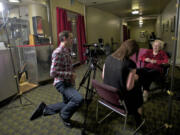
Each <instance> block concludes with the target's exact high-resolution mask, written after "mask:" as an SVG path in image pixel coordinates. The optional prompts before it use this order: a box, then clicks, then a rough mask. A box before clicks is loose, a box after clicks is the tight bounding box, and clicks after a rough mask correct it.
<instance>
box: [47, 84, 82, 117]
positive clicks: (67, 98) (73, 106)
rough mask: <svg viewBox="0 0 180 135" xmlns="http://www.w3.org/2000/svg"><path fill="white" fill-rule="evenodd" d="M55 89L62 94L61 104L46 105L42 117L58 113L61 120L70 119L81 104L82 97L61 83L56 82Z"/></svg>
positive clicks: (70, 87) (71, 87) (72, 88)
mask: <svg viewBox="0 0 180 135" xmlns="http://www.w3.org/2000/svg"><path fill="white" fill-rule="evenodd" d="M55 87H56V89H57V90H58V92H60V93H61V94H62V96H63V102H59V103H56V104H51V105H47V106H46V108H45V110H44V115H52V114H55V113H59V115H60V116H61V117H62V118H63V119H66V120H67V119H70V118H71V116H72V115H73V113H74V112H75V111H76V110H77V109H78V108H79V107H80V105H81V104H82V102H83V97H82V96H81V94H80V93H79V92H78V91H77V90H76V89H75V88H74V87H73V86H72V85H69V86H66V85H65V84H64V82H62V81H60V82H58V83H57V84H56V85H55Z"/></svg>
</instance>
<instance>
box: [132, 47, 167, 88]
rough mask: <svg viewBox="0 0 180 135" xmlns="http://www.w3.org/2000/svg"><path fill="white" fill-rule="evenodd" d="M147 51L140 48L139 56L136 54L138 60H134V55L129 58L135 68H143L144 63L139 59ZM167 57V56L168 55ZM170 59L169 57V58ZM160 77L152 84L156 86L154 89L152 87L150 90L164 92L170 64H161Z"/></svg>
mask: <svg viewBox="0 0 180 135" xmlns="http://www.w3.org/2000/svg"><path fill="white" fill-rule="evenodd" d="M148 50H149V49H146V48H140V49H139V54H138V58H137V59H136V55H135V54H134V55H133V56H131V57H130V59H131V60H133V61H134V62H135V63H136V66H137V68H143V67H144V62H142V61H141V60H140V58H141V57H142V56H143V55H144V54H145V53H146V52H147V51H148ZM168 56H169V55H168ZM169 57H170V56H169ZM161 66H162V69H163V71H162V76H161V77H160V78H158V79H157V81H156V82H154V83H155V84H156V87H154V88H153V89H151V90H156V89H159V88H160V89H161V90H162V91H163V90H166V89H168V73H169V68H170V64H162V65H161Z"/></svg>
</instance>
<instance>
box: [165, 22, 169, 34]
mask: <svg viewBox="0 0 180 135" xmlns="http://www.w3.org/2000/svg"><path fill="white" fill-rule="evenodd" d="M168 30H169V20H167V22H166V25H165V31H166V32H168Z"/></svg>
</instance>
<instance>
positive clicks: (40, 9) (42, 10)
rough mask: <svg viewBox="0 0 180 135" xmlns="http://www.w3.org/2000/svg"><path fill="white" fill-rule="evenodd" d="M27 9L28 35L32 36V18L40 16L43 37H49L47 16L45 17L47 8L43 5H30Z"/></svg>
mask: <svg viewBox="0 0 180 135" xmlns="http://www.w3.org/2000/svg"><path fill="white" fill-rule="evenodd" d="M28 9H29V23H30V33H31V34H34V31H33V22H32V17H34V16H41V17H42V22H43V30H44V33H45V36H50V31H49V24H48V16H47V14H48V13H47V7H46V6H45V5H41V4H30V5H29V6H28Z"/></svg>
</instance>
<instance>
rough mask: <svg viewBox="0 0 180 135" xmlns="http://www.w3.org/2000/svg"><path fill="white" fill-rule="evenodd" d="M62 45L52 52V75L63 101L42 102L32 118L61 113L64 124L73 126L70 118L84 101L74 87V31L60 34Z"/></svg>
mask: <svg viewBox="0 0 180 135" xmlns="http://www.w3.org/2000/svg"><path fill="white" fill-rule="evenodd" d="M59 40H60V42H61V43H60V45H59V47H58V48H56V49H55V50H54V52H53V54H52V64H51V71H50V75H51V76H52V77H54V86H55V87H56V89H57V90H58V92H60V93H61V94H62V97H63V102H59V103H56V104H51V105H46V104H45V103H43V102H42V103H41V104H40V105H39V106H38V108H37V109H36V110H35V111H34V113H33V114H32V116H31V117H30V120H34V119H36V118H38V117H40V116H42V115H44V116H46V115H52V114H55V113H59V116H60V117H61V119H62V121H63V123H64V125H66V126H68V127H71V126H72V124H71V121H70V118H71V116H72V115H73V114H74V112H75V111H76V110H77V109H78V108H79V107H80V105H81V104H82V102H83V97H82V96H81V95H80V93H79V92H78V91H77V90H76V89H75V88H74V87H73V85H74V83H75V78H76V75H75V73H74V72H73V70H72V63H71V56H70V53H71V50H70V48H71V46H72V40H73V37H72V33H70V32H68V31H63V32H61V33H60V34H59Z"/></svg>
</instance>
